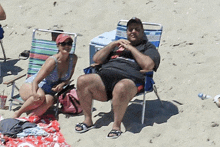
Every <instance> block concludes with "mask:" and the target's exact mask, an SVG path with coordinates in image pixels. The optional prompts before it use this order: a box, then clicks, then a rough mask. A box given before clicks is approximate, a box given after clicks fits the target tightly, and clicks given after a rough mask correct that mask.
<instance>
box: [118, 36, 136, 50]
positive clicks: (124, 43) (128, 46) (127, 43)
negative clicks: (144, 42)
mask: <svg viewBox="0 0 220 147" xmlns="http://www.w3.org/2000/svg"><path fill="white" fill-rule="evenodd" d="M117 43H118V47H119V48H124V49H125V50H128V51H131V50H132V49H134V47H133V46H132V45H131V42H130V41H128V40H124V39H120V40H118V41H117Z"/></svg>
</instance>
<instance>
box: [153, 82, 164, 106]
mask: <svg viewBox="0 0 220 147" xmlns="http://www.w3.org/2000/svg"><path fill="white" fill-rule="evenodd" d="M153 89H154V93H155V94H156V96H157V98H158V100H159V101H160V104H161V106H162V107H163V102H162V101H161V99H160V97H159V95H158V93H157V87H156V85H153Z"/></svg>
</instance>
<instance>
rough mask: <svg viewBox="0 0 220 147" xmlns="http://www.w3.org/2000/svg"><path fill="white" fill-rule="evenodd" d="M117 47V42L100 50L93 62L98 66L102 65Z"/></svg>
mask: <svg viewBox="0 0 220 147" xmlns="http://www.w3.org/2000/svg"><path fill="white" fill-rule="evenodd" d="M116 46H117V43H116V41H114V42H111V43H109V44H108V45H107V46H105V47H104V48H103V49H101V50H99V51H98V52H97V53H96V54H95V55H94V56H93V61H94V62H95V63H97V64H102V63H104V62H105V61H106V59H107V58H108V55H109V54H110V53H111V51H113V49H114V48H115V47H116Z"/></svg>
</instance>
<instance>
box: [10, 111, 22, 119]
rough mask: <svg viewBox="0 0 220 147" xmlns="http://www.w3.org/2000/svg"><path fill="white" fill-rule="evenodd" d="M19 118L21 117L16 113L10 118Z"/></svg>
mask: <svg viewBox="0 0 220 147" xmlns="http://www.w3.org/2000/svg"><path fill="white" fill-rule="evenodd" d="M20 116H21V114H19V113H18V111H16V112H15V113H14V115H13V116H12V118H18V117H20Z"/></svg>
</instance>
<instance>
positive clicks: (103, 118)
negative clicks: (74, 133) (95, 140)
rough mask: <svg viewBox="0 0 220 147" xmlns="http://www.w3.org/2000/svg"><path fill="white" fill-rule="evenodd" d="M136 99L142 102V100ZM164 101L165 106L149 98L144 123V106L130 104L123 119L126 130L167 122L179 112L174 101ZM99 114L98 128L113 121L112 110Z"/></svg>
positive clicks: (139, 129) (138, 130)
mask: <svg viewBox="0 0 220 147" xmlns="http://www.w3.org/2000/svg"><path fill="white" fill-rule="evenodd" d="M135 101H136V102H140V101H141V100H135ZM162 102H163V106H161V105H160V102H159V101H158V100H148V101H147V102H146V112H145V121H144V124H143V125H142V124H141V114H142V106H141V105H137V104H131V105H129V106H128V108H127V111H126V113H125V115H124V118H123V120H122V123H123V124H124V126H125V129H126V131H129V132H132V133H139V132H140V131H141V130H142V128H144V127H145V126H153V124H154V123H157V124H161V123H165V122H167V120H168V119H169V118H170V117H171V116H173V115H176V114H178V113H179V110H178V108H177V106H175V105H174V104H173V103H171V102H168V101H162ZM97 116H99V117H100V118H99V119H98V120H97V121H96V123H95V125H96V128H100V127H102V126H108V125H109V124H110V123H111V122H113V112H112V110H111V111H110V112H108V113H103V112H100V113H99V114H97V115H96V116H94V117H97Z"/></svg>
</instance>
